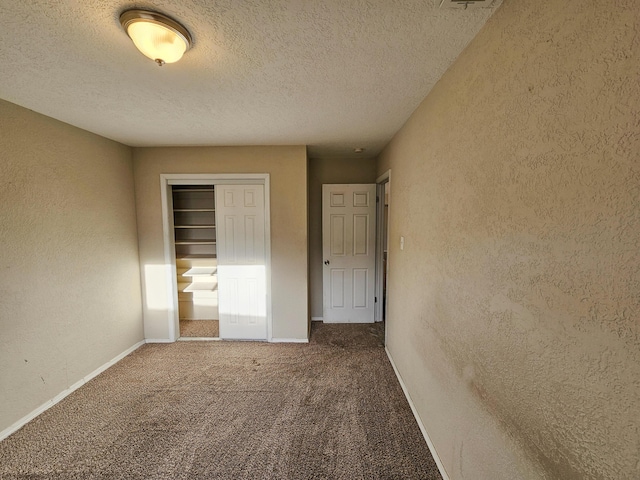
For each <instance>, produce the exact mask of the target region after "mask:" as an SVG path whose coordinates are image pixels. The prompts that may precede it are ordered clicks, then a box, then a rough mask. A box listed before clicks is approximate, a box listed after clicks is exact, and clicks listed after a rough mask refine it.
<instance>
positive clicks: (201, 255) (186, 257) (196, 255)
mask: <svg viewBox="0 0 640 480" xmlns="http://www.w3.org/2000/svg"><path fill="white" fill-rule="evenodd" d="M177 258H178V260H198V259H200V258H205V259H206V258H210V259H211V260H215V259H216V256H215V254H211V253H192V254H190V255H180V254H178V257H177Z"/></svg>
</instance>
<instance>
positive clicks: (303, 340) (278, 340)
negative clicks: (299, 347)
mask: <svg viewBox="0 0 640 480" xmlns="http://www.w3.org/2000/svg"><path fill="white" fill-rule="evenodd" d="M269 342H271V343H309V339H308V338H272V339H271V340H269Z"/></svg>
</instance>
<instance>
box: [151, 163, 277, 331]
mask: <svg viewBox="0 0 640 480" xmlns="http://www.w3.org/2000/svg"><path fill="white" fill-rule="evenodd" d="M171 185H264V218H265V225H264V236H265V244H264V245H265V268H266V271H267V279H266V280H267V281H266V290H267V292H266V294H267V341H268V342H270V341H271V336H272V335H273V323H272V321H273V317H272V312H271V308H272V307H271V305H272V304H271V183H270V175H269V174H268V173H161V174H160V191H161V195H162V236H163V246H164V261H165V264H166V265H169V268H167V269H165V272H166V277H165V281H166V282H167V283H166V285H167V291H168V292H170V293H171V302H172V303H171V304H170V305H169V308H168V310H167V316H168V320H169V338H168V339H164V340H161V339H154V340H148V341H149V342H150V343H151V342H152V343H172V342H175V341H176V340H177V339H178V338H180V320H179V318H178V307H177V306H178V288H177V286H176V284H175V278H176V258H175V255H176V252H175V245H174V238H173V208H169V207H170V206H171V207H173V205H170V204H169V202H173V198H172V197H171V195H169V192H170V190H171Z"/></svg>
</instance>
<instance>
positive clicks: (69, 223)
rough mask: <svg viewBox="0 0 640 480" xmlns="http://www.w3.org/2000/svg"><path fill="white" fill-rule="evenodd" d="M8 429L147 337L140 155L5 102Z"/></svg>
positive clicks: (2, 363) (1, 406)
mask: <svg viewBox="0 0 640 480" xmlns="http://www.w3.org/2000/svg"><path fill="white" fill-rule="evenodd" d="M0 132H2V134H1V135H0V245H2V248H1V249H0V268H1V269H2V276H1V277H0V331H1V332H2V333H1V334H0V431H1V430H3V429H5V428H8V427H9V426H10V425H12V424H13V423H14V422H16V421H17V420H19V419H20V418H22V417H23V416H25V415H27V414H28V413H30V412H31V411H33V410H34V409H35V408H37V407H38V406H40V405H42V404H43V403H45V402H46V401H48V400H50V399H52V398H53V397H55V396H56V395H58V394H59V393H60V392H62V391H63V390H65V389H66V388H68V387H70V386H71V385H73V384H74V383H76V382H77V381H79V380H81V379H82V378H83V377H84V376H86V375H87V374H89V373H91V372H92V371H94V370H95V369H97V368H98V367H100V366H102V365H103V364H105V363H106V362H108V361H109V360H111V359H113V358H114V357H116V356H117V355H119V354H120V353H122V352H123V351H125V350H126V349H128V348H129V347H131V346H132V345H134V344H135V343H136V342H138V341H140V340H142V338H143V335H142V315H141V304H140V276H139V270H138V244H137V239H136V217H135V205H134V193H133V170H132V161H131V150H130V149H129V148H128V147H125V146H123V145H120V144H118V143H115V142H112V141H110V140H106V139H104V138H101V137H98V136H96V135H93V134H91V133H88V132H85V131H83V130H79V129H77V128H75V127H71V126H69V125H66V124H64V123H61V122H58V121H57V120H53V119H51V118H48V117H45V116H42V115H39V114H36V113H33V112H31V111H29V110H26V109H24V108H22V107H19V106H17V105H13V104H11V103H7V102H5V101H1V100H0Z"/></svg>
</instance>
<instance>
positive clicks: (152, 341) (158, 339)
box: [144, 338, 175, 343]
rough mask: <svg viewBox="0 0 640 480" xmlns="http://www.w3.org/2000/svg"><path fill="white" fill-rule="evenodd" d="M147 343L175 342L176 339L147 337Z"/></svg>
mask: <svg viewBox="0 0 640 480" xmlns="http://www.w3.org/2000/svg"><path fill="white" fill-rule="evenodd" d="M144 342H145V343H173V342H175V340H171V339H170V338H147V339H146V340H145V341H144Z"/></svg>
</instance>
